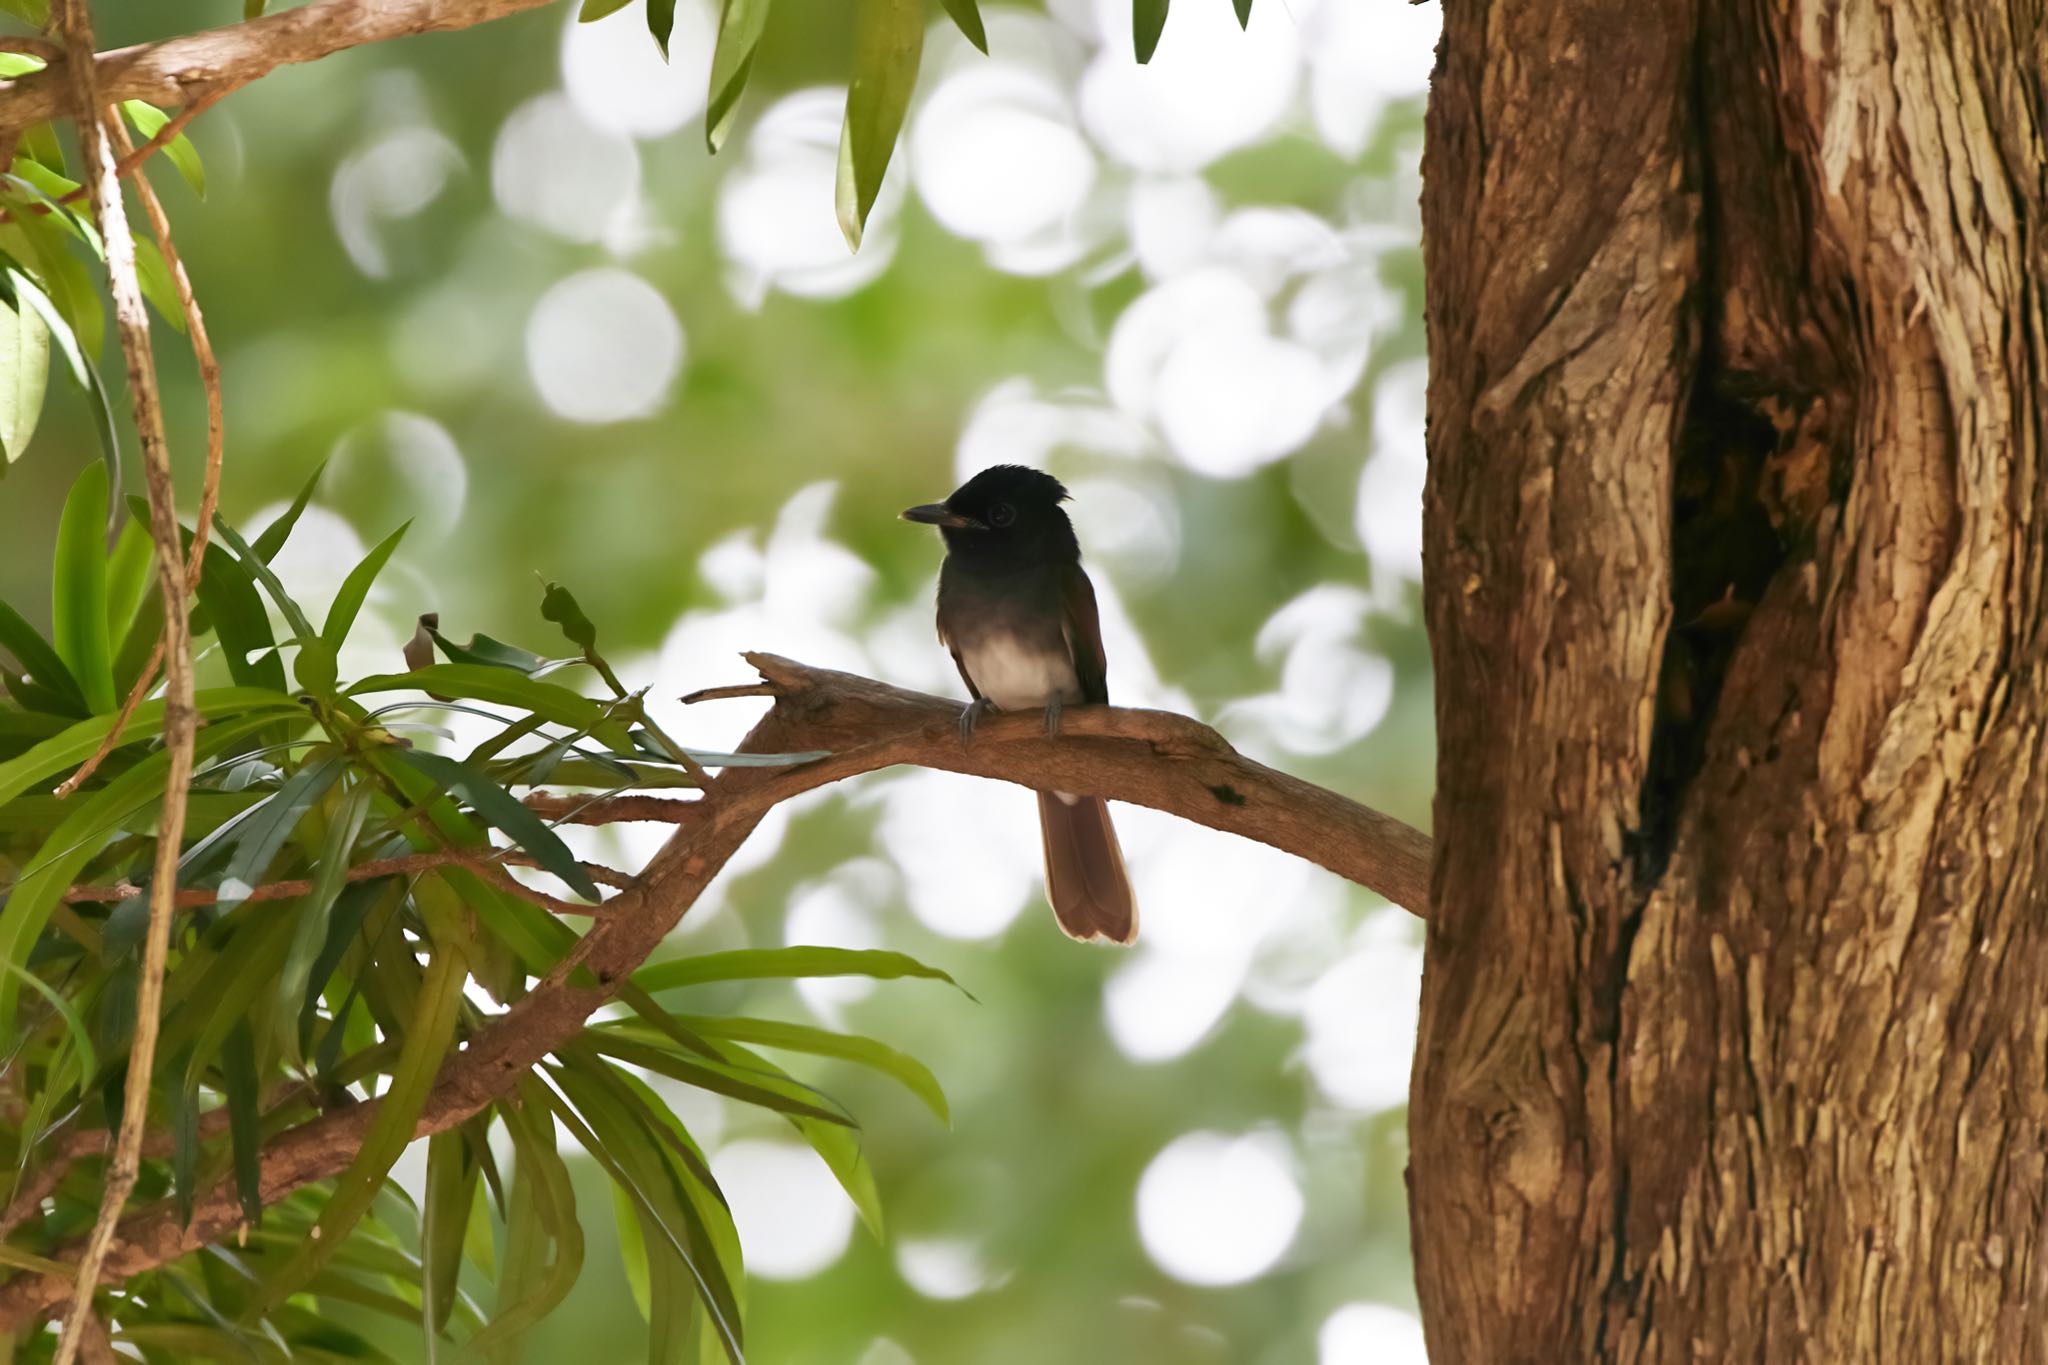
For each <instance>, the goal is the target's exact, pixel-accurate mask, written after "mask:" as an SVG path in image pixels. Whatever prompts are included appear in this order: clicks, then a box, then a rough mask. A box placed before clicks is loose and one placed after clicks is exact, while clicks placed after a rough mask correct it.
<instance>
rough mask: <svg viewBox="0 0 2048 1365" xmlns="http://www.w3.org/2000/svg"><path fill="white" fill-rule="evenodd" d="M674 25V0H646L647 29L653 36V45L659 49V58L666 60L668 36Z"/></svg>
mask: <svg viewBox="0 0 2048 1365" xmlns="http://www.w3.org/2000/svg"><path fill="white" fill-rule="evenodd" d="M675 26H676V0H647V31H648V32H649V33H650V34H652V35H653V36H654V45H655V46H656V47H658V48H660V49H661V59H662V60H663V61H667V60H668V37H669V34H670V33H672V32H673V31H674V30H675Z"/></svg>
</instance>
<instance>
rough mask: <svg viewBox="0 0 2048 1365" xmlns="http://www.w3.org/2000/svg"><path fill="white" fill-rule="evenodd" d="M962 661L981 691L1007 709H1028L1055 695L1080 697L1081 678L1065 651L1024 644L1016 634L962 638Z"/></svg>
mask: <svg viewBox="0 0 2048 1365" xmlns="http://www.w3.org/2000/svg"><path fill="white" fill-rule="evenodd" d="M960 662H961V663H962V664H964V665H966V668H967V676H968V677H970V678H972V679H974V685H975V686H976V687H977V688H979V689H980V690H981V695H982V696H984V697H987V698H988V699H989V700H990V701H992V702H994V703H995V704H996V705H997V706H1000V707H1001V708H1002V709H1003V710H1005V711H1028V710H1031V709H1032V708H1034V707H1039V706H1043V705H1045V704H1046V703H1047V702H1048V701H1051V700H1052V699H1053V697H1054V696H1058V697H1059V698H1061V699H1062V700H1064V701H1079V700H1081V680H1080V678H1078V677H1077V676H1075V673H1074V661H1073V660H1072V659H1071V658H1069V657H1068V656H1067V655H1066V654H1065V653H1051V652H1045V651H1038V650H1032V649H1028V648H1025V647H1024V645H1023V644H1022V643H1021V642H1020V641H1018V640H1017V638H1016V637H1015V636H1009V635H990V636H987V637H984V638H982V639H980V640H976V641H974V642H973V643H972V644H968V643H967V642H965V641H962V642H961V648H960Z"/></svg>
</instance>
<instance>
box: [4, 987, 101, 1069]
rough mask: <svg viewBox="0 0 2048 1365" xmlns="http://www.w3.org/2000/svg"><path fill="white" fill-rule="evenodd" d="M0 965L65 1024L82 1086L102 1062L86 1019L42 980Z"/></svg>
mask: <svg viewBox="0 0 2048 1365" xmlns="http://www.w3.org/2000/svg"><path fill="white" fill-rule="evenodd" d="M0 965H4V966H5V967H6V969H7V970H8V972H9V973H11V974H12V975H14V976H15V977H18V978H19V979H20V980H21V982H22V984H23V985H25V986H27V987H28V988H29V989H30V990H32V991H34V992H35V993H36V994H37V995H40V996H41V997H42V998H43V1002H44V1003H45V1004H47V1005H48V1006H49V1007H50V1008H51V1009H53V1010H55V1011H56V1012H57V1017H58V1018H60V1019H62V1020H63V1021H64V1028H65V1031H66V1032H68V1033H69V1034H70V1035H71V1047H72V1050H73V1051H74V1052H75V1053H76V1054H77V1058H78V1070H77V1076H78V1084H79V1085H80V1086H83V1085H84V1083H85V1082H87V1081H89V1080H91V1079H92V1077H93V1076H94V1075H95V1074H96V1073H97V1072H98V1071H99V1069H100V1061H99V1054H98V1053H97V1052H95V1051H94V1050H93V1045H92V1032H91V1030H89V1029H88V1028H86V1026H85V1020H84V1019H83V1018H81V1017H80V1016H79V1013H78V1010H77V1008H76V1007H75V1006H73V1005H72V1003H71V1002H70V1001H69V1000H67V999H65V998H64V997H63V996H62V995H61V994H59V993H58V992H56V991H54V990H52V989H50V987H49V986H47V985H45V984H44V982H43V979H42V978H41V977H39V976H37V975H35V974H34V973H33V972H28V971H24V970H22V969H21V968H20V967H17V966H15V965H14V964H13V963H11V962H9V963H5V964H0Z"/></svg>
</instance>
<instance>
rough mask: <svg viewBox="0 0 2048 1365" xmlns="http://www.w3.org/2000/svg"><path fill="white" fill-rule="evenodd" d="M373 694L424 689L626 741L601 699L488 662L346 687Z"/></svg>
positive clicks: (384, 676) (436, 667)
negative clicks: (487, 703) (609, 716)
mask: <svg viewBox="0 0 2048 1365" xmlns="http://www.w3.org/2000/svg"><path fill="white" fill-rule="evenodd" d="M372 692H425V693H427V694H428V695H430V696H435V697H464V698H467V699H468V700H470V701H483V702H491V703H494V704H496V705H500V706H516V707H518V708H520V709H521V710H523V711H531V712H532V713H533V714H534V715H536V716H539V717H541V718H542V719H544V720H549V721H552V722H554V723H555V724H557V725H566V726H568V727H569V728H570V729H572V730H578V731H581V732H583V733H586V734H595V735H598V736H599V737H600V738H603V739H604V740H605V742H606V743H607V744H610V745H611V746H612V747H613V748H620V749H623V748H626V747H628V745H629V744H630V741H629V740H628V738H627V736H626V729H625V726H624V724H623V723H622V722H619V721H613V720H608V719H607V718H606V710H605V707H604V705H603V704H602V703H600V702H595V701H592V700H591V699H590V698H588V697H586V696H584V695H583V694H582V693H580V692H572V691H570V690H569V689H568V688H566V687H563V686H562V685H561V684H560V683H551V682H544V681H542V680H541V679H539V678H529V677H527V676H526V675H525V674H523V673H519V672H516V671H514V670H513V669H509V668H492V667H490V666H489V665H487V664H429V665H428V666H427V667H425V668H416V669H414V670H413V671H412V672H410V673H379V674H376V675H375V676H373V677H368V678H364V679H363V680H362V681H360V682H358V683H356V684H355V685H354V686H352V687H350V688H349V689H348V694H349V695H350V696H351V697H358V696H362V695H364V694H366V693H372Z"/></svg>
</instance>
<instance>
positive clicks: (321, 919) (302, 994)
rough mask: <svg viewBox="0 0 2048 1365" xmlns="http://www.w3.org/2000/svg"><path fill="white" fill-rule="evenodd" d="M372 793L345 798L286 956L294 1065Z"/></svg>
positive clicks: (282, 1018) (285, 1016)
mask: <svg viewBox="0 0 2048 1365" xmlns="http://www.w3.org/2000/svg"><path fill="white" fill-rule="evenodd" d="M372 790H373V789H372V788H371V786H370V784H369V783H367V782H359V783H357V784H356V785H355V786H354V787H353V788H352V789H351V790H350V791H348V793H347V794H346V795H344V796H343V797H342V798H341V804H340V806H339V808H338V809H337V810H336V811H335V813H334V818H333V819H332V820H331V821H330V822H329V823H328V826H327V837H326V840H325V841H324V843H323V844H322V847H321V850H320V863H319V866H317V867H315V868H314V869H313V889H312V891H311V892H310V893H309V894H308V895H307V897H306V900H305V904H304V905H303V906H301V907H300V909H299V916H298V924H297V926H296V927H295V928H294V930H293V934H292V946H291V949H290V951H288V952H287V953H286V954H285V959H284V970H283V971H281V972H279V973H278V978H277V992H276V994H277V1009H276V1013H275V1017H276V1019H277V1023H278V1028H279V1030H280V1031H281V1032H282V1033H283V1034H284V1036H283V1037H282V1038H280V1039H279V1040H278V1041H279V1042H280V1043H281V1044H282V1045H283V1052H284V1056H285V1058H286V1060H288V1061H292V1062H297V1061H298V1060H299V1016H300V1013H301V1011H302V1010H303V1008H304V1006H305V1005H306V1003H307V1000H308V999H309V993H308V991H307V982H308V981H309V980H310V979H311V977H312V975H313V967H314V964H315V963H317V962H318V961H319V960H320V957H321V955H322V950H323V949H324V948H325V947H326V946H327V942H328V933H327V931H328V927H329V919H330V915H331V913H332V911H333V910H334V906H335V903H336V901H338V900H339V899H340V897H341V891H342V888H343V887H344V886H346V885H347V884H348V863H349V852H350V850H351V849H353V848H354V847H355V842H356V836H357V835H359V834H361V833H362V829H363V821H364V819H365V818H366V817H367V816H368V815H369V813H370V796H371V793H372ZM273 799H275V798H273ZM351 909H353V907H351ZM323 984H324V982H323Z"/></svg>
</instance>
